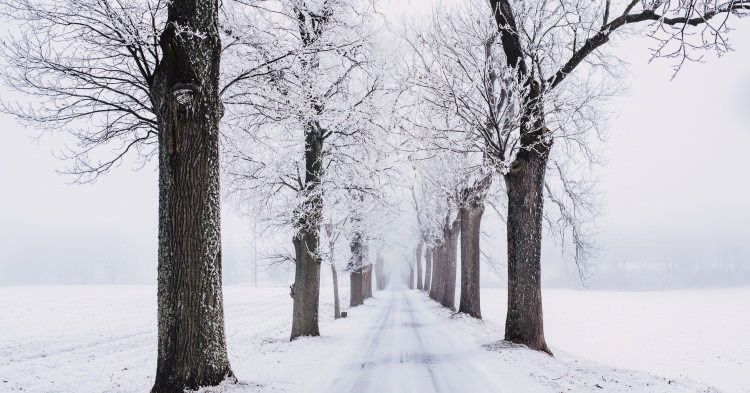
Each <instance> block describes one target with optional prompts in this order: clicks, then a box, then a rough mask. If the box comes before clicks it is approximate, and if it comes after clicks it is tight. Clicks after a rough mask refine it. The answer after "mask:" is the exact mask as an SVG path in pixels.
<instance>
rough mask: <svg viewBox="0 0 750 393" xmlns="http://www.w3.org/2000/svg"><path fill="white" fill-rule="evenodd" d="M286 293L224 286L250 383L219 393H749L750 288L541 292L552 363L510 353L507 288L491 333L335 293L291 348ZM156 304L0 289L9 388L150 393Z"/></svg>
mask: <svg viewBox="0 0 750 393" xmlns="http://www.w3.org/2000/svg"><path fill="white" fill-rule="evenodd" d="M287 292H288V289H287V288H260V289H256V288H251V287H245V286H228V287H226V288H225V308H226V329H227V337H228V346H229V348H228V349H229V356H230V361H231V363H232V366H233V369H234V371H235V373H236V374H237V376H238V377H239V378H240V381H241V384H240V385H239V386H237V387H221V388H218V389H206V390H207V391H224V390H228V391H231V392H238V393H240V392H289V393H299V392H326V393H335V392H367V391H378V392H389V393H390V392H433V391H445V392H462V391H466V392H469V391H471V392H472V393H473V392H482V391H492V392H547V391H549V392H560V391H571V392H589V391H590V392H599V391H605V392H610V391H611V392H620V391H623V392H626V391H632V392H712V391H714V390H712V388H710V387H709V386H715V387H716V388H718V391H723V392H730V393H732V392H741V393H747V392H750V376H749V375H750V341H749V340H748V339H747V338H746V336H745V334H746V332H747V331H748V328H750V316H749V314H748V313H747V311H746V310H747V309H748V306H750V288H738V289H722V290H700V291H684V292H677V291H675V292H638V293H633V292H593V291H570V290H556V289H549V290H545V292H544V300H545V331H546V336H547V341H548V343H549V344H550V346H551V348H552V350H553V351H554V352H555V358H550V357H548V356H546V355H543V354H538V353H534V352H531V351H528V350H525V349H523V348H517V347H512V346H509V345H507V344H504V343H503V342H498V339H499V338H501V337H502V325H503V321H504V314H505V305H504V301H505V290H504V289H486V290H484V291H483V292H482V301H483V313H484V316H485V322H479V321H475V320H472V319H470V318H465V317H456V316H451V313H450V312H449V311H448V310H445V309H442V308H440V307H438V306H437V305H436V304H434V303H433V302H431V301H430V300H428V299H427V298H426V296H424V295H422V294H420V293H416V292H415V291H387V292H376V294H375V296H376V298H375V299H372V300H370V301H368V302H367V304H365V305H364V306H362V307H358V308H356V309H353V310H350V316H349V318H346V319H343V320H338V321H333V318H332V316H331V314H332V311H331V310H332V301H331V298H332V294H331V292H332V290H331V289H330V288H323V290H322V294H321V295H322V296H321V299H322V307H321V330H322V332H323V336H322V337H318V338H304V339H301V340H297V341H295V342H293V343H289V342H288V333H289V326H290V316H291V299H290V297H289V296H288V294H287ZM342 292H343V293H347V292H348V291H347V289H346V288H342ZM155 297H156V289H155V287H152V286H38V287H0V299H2V300H3V301H2V302H0V391H2V392H5V391H21V390H22V391H30V392H146V391H148V390H149V389H150V387H151V384H152V382H153V374H154V371H155V368H156V315H155V310H156V302H155ZM342 302H343V304H348V300H347V299H346V298H344V299H343V301H342ZM613 367H617V369H614V368H613ZM628 370H635V371H628Z"/></svg>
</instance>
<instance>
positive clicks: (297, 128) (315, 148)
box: [226, 0, 379, 340]
mask: <svg viewBox="0 0 750 393" xmlns="http://www.w3.org/2000/svg"><path fill="white" fill-rule="evenodd" d="M367 12H369V11H368V8H367V5H360V4H350V3H346V2H343V1H338V0H326V1H322V2H315V1H293V2H283V1H270V2H268V3H267V4H264V10H263V11H262V12H261V13H262V14H263V15H265V17H264V18H261V22H262V26H264V28H263V30H266V31H271V32H273V34H275V38H276V39H275V40H268V42H265V43H264V44H262V45H260V49H259V50H260V51H261V52H262V53H264V59H268V60H266V63H265V65H264V67H262V68H260V69H258V70H256V71H255V73H257V74H259V75H262V79H263V80H264V81H265V84H264V85H258V84H256V83H254V81H253V82H251V83H249V84H248V83H245V81H244V80H238V81H237V82H236V83H235V84H234V87H235V89H234V92H233V93H232V94H227V96H226V100H227V105H228V107H229V108H230V115H229V116H230V118H231V121H230V134H231V135H232V137H231V138H230V139H231V141H232V144H231V145H228V146H227V150H228V151H227V156H226V157H227V164H228V167H229V168H230V169H229V171H227V175H228V177H229V180H230V184H231V187H232V194H233V195H235V196H236V198H237V200H238V203H239V204H242V205H246V206H247V207H249V209H248V211H251V212H252V214H253V215H266V216H268V217H270V218H271V219H272V221H274V222H275V224H278V225H279V226H280V227H286V228H289V229H290V230H291V232H292V233H290V235H291V237H292V244H293V245H294V249H295V258H294V262H295V284H294V305H293V319H292V332H291V335H290V336H291V339H292V340H293V339H295V338H297V337H299V336H315V335H319V333H320V332H319V326H318V307H319V291H320V264H321V250H320V239H321V234H320V225H321V222H322V221H321V220H322V219H323V209H324V205H325V203H326V202H325V200H326V198H327V197H328V195H331V194H333V193H337V192H339V191H340V190H341V189H342V188H345V187H347V185H350V184H352V182H350V181H349V180H350V178H343V179H342V178H339V177H337V172H336V171H339V170H342V169H341V168H344V167H346V166H348V165H352V164H353V163H356V162H357V161H359V157H360V156H358V155H357V154H356V153H354V152H353V149H357V148H358V147H359V146H360V144H362V143H363V142H364V141H367V140H370V139H372V138H371V133H372V132H374V131H377V130H378V126H377V124H375V122H374V121H373V118H374V117H375V116H374V115H373V113H376V111H374V110H373V100H374V97H375V95H376V92H377V91H378V84H379V80H378V76H377V73H376V72H373V68H374V67H373V66H372V64H371V63H372V61H371V59H370V57H369V56H370V55H371V54H372V50H371V47H370V42H369V40H370V32H368V31H367V30H366V26H365V24H364V22H363V19H364V16H365V15H366V14H367ZM238 45H242V43H238ZM251 49H253V50H254V47H253V48H251ZM253 50H250V49H247V51H248V52H253ZM289 53H292V54H293V55H291V56H290V55H288V54H289ZM271 60H274V61H273V62H272V61H271Z"/></svg>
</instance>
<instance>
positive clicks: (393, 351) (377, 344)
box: [306, 291, 544, 393]
mask: <svg viewBox="0 0 750 393" xmlns="http://www.w3.org/2000/svg"><path fill="white" fill-rule="evenodd" d="M377 295H378V299H377V303H376V305H375V307H374V308H373V309H372V310H368V312H369V313H370V314H372V320H371V321H370V323H368V324H367V325H366V328H365V329H362V332H361V333H359V334H353V335H351V336H350V337H348V338H346V339H344V340H343V342H341V343H340V345H339V347H341V348H342V350H341V351H340V352H339V353H338V354H336V355H335V360H333V361H331V362H330V363H331V364H332V365H333V366H334V367H337V368H339V369H338V370H328V372H323V375H324V376H323V377H321V378H320V380H319V381H318V382H317V383H315V384H313V385H311V386H309V387H308V389H307V390H306V391H307V392H329V393H351V392H362V393H368V392H373V393H375V392H424V393H428V392H451V393H453V392H473V393H482V392H505V391H509V392H518V391H536V392H538V391H542V390H544V389H543V387H541V386H539V385H536V384H535V383H533V381H529V378H528V376H523V375H520V374H518V373H516V372H513V371H512V370H497V369H496V370H492V369H489V368H488V365H491V364H493V363H495V362H496V360H495V362H493V359H491V357H492V355H491V354H490V353H489V352H487V351H485V350H483V349H481V347H480V346H479V345H477V344H476V343H475V342H473V341H472V340H471V339H470V338H469V337H468V336H466V335H464V334H460V333H459V332H460V331H458V330H456V329H455V327H453V326H450V325H446V324H445V320H444V318H443V317H442V316H440V315H438V314H436V313H435V311H434V310H432V309H431V308H432V306H433V304H431V303H428V302H427V301H426V300H425V299H424V295H423V294H420V293H417V292H414V291H386V292H378V294H377ZM504 386H505V387H507V388H503V387H504ZM520 386H523V387H524V388H523V389H521V390H519V387H520Z"/></svg>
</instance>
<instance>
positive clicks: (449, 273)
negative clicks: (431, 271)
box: [440, 215, 461, 311]
mask: <svg viewBox="0 0 750 393" xmlns="http://www.w3.org/2000/svg"><path fill="white" fill-rule="evenodd" d="M460 231H461V216H460V215H459V216H458V217H456V219H455V220H454V221H453V224H451V225H450V226H448V223H447V222H446V225H445V234H444V236H445V263H444V265H443V297H442V299H441V301H440V304H442V305H443V306H445V307H448V308H450V309H451V310H453V311H456V259H457V257H458V255H457V254H458V250H457V248H458V235H459V233H460Z"/></svg>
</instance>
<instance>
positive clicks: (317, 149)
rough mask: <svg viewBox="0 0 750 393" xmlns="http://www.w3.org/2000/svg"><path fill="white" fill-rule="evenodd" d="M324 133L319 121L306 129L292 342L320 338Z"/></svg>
mask: <svg viewBox="0 0 750 393" xmlns="http://www.w3.org/2000/svg"><path fill="white" fill-rule="evenodd" d="M322 157H323V130H322V129H321V128H320V126H319V124H318V123H317V122H315V121H311V122H309V123H308V124H307V125H306V126H305V189H304V195H305V200H304V201H303V204H302V207H301V209H302V217H301V218H300V222H299V224H298V225H299V229H298V230H297V235H296V236H295V237H294V238H293V239H292V243H293V244H294V249H295V251H296V263H295V265H294V266H295V272H294V302H293V303H294V304H293V306H292V308H293V310H292V334H291V338H290V339H291V340H294V339H295V338H297V337H300V336H319V335H320V328H319V327H318V306H319V303H320V262H321V261H320V256H319V252H318V248H319V247H320V219H321V215H322V206H323V197H322V195H321V194H320V191H319V186H320V178H321V174H322V170H323V163H322Z"/></svg>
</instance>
